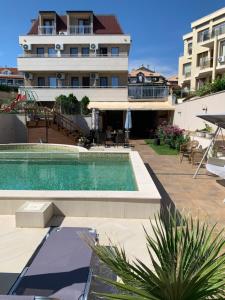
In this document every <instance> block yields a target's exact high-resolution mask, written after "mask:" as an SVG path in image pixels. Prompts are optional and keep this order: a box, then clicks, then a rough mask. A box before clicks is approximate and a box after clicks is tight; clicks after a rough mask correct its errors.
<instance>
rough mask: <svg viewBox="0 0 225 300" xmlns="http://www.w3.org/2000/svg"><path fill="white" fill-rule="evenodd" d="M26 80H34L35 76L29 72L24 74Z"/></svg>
mask: <svg viewBox="0 0 225 300" xmlns="http://www.w3.org/2000/svg"><path fill="white" fill-rule="evenodd" d="M24 78H25V79H26V80H32V79H33V74H31V73H29V72H25V73H24Z"/></svg>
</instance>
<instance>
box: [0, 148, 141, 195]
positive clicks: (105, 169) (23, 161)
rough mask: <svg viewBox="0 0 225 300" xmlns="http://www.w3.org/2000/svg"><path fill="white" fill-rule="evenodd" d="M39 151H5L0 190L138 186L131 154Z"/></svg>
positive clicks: (1, 160) (125, 188) (0, 162)
mask: <svg viewBox="0 0 225 300" xmlns="http://www.w3.org/2000/svg"><path fill="white" fill-rule="evenodd" d="M39 154H40V155H38V153H21V152H20V153H18V154H17V155H16V154H15V153H4V154H2V155H1V156H0V190H55V191H57V190H59V191H65V190H67V191H73V190H85V191H87V190H92V191H96V190H97V191H136V190H137V185H136V181H135V177H134V173H133V169H132V166H131V163H130V161H129V158H126V157H119V158H118V157H115V156H113V155H112V156H111V157H108V158H104V156H103V157H101V158H100V157H92V158H90V157H80V156H78V155H76V154H75V155H73V154H67V153H60V155H59V153H58V155H57V153H55V154H54V153H52V154H51V155H46V154H45V155H43V154H42V155H41V153H39Z"/></svg>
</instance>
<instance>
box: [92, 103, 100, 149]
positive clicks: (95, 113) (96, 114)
mask: <svg viewBox="0 0 225 300" xmlns="http://www.w3.org/2000/svg"><path fill="white" fill-rule="evenodd" d="M91 129H92V130H93V145H94V144H95V143H94V137H95V132H96V131H98V129H99V111H98V110H97V109H95V108H93V109H92V112H91Z"/></svg>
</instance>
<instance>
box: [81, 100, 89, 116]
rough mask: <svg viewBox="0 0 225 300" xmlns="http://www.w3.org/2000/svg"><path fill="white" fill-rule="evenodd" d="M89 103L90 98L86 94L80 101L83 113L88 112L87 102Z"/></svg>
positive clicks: (86, 113)
mask: <svg viewBox="0 0 225 300" xmlns="http://www.w3.org/2000/svg"><path fill="white" fill-rule="evenodd" d="M89 103H90V99H89V98H88V97H87V96H84V97H83V98H82V100H81V102H80V105H81V113H82V114H83V115H88V114H89V113H90V109H88V104H89Z"/></svg>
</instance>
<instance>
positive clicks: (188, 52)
mask: <svg viewBox="0 0 225 300" xmlns="http://www.w3.org/2000/svg"><path fill="white" fill-rule="evenodd" d="M191 28H192V32H190V33H187V34H185V35H184V36H183V41H184V54H183V56H181V57H180V58H179V75H178V77H179V85H180V86H182V88H184V89H186V90H191V91H194V90H197V89H198V88H200V87H201V86H202V85H204V84H205V83H206V82H211V81H213V80H215V79H216V78H218V77H221V76H223V74H224V73H225V8H222V9H220V10H218V11H215V12H213V13H212V14H210V15H207V16H205V17H203V18H201V19H198V20H196V21H194V22H192V23H191Z"/></svg>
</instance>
